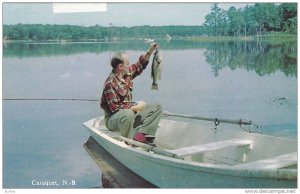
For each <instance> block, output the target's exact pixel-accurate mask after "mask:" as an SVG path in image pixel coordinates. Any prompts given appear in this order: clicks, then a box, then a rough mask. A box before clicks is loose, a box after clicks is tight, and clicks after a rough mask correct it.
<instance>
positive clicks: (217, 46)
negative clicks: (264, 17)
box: [205, 41, 297, 77]
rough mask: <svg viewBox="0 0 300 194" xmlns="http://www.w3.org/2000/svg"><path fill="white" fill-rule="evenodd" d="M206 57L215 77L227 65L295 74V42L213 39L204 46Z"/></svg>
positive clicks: (257, 70)
mask: <svg viewBox="0 0 300 194" xmlns="http://www.w3.org/2000/svg"><path fill="white" fill-rule="evenodd" d="M205 56H206V61H207V62H208V63H209V64H211V65H212V71H213V72H214V75H215V76H218V75H219V74H220V71H221V70H222V69H224V68H226V67H229V68H230V69H231V70H235V69H239V68H240V69H246V70H247V71H255V72H256V73H257V74H258V75H260V76H263V75H268V74H272V73H275V72H276V71H281V72H283V73H284V74H285V75H286V76H291V77H297V43H296V41H292V42H288V41H287V42H276V43H274V42H266V41H237V42H215V43H212V44H210V45H209V46H208V47H207V50H206V52H205Z"/></svg>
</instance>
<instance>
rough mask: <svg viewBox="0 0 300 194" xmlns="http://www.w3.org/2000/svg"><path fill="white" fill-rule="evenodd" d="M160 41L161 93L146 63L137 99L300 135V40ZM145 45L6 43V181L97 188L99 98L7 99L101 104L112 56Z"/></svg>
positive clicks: (8, 185) (277, 132) (133, 51)
mask: <svg viewBox="0 0 300 194" xmlns="http://www.w3.org/2000/svg"><path fill="white" fill-rule="evenodd" d="M157 42H158V43H159V45H160V51H161V54H162V55H163V57H164V58H163V73H162V79H161V80H159V82H158V87H159V90H158V91H152V90H151V84H152V80H151V77H150V73H151V66H150V65H151V63H150V64H149V66H148V68H147V69H146V70H145V71H144V72H143V74H142V75H141V76H139V77H137V78H136V79H135V82H134V84H135V85H134V87H135V88H134V91H133V95H134V100H144V101H145V102H146V103H154V102H159V103H160V104H161V105H162V106H163V108H164V109H165V110H167V111H170V112H174V113H182V114H190V115H200V116H205V117H212V118H216V117H217V118H225V119H240V118H242V119H246V120H251V121H253V122H255V123H256V124H257V125H258V126H259V129H258V131H259V132H260V133H263V134H268V135H274V136H280V137H288V138H297V42H296V41H287V40H284V41H282V42H281V41H276V42H269V41H256V40H254V41H236V42H196V41H186V40H171V41H170V42H166V41H164V40H157ZM148 47H149V44H148V43H147V44H146V43H144V42H143V41H120V42H117V41H116V42H94V43H75V42H74V43H64V44H60V43H47V44H45V43H33V42H27V43H26V42H23V43H22V42H20V43H4V45H3V64H2V84H3V85H2V95H3V99H4V100H3V101H2V104H3V187H4V188H94V187H101V186H102V183H101V170H100V169H99V168H98V167H97V165H96V164H95V162H94V161H93V159H92V158H91V157H90V156H89V154H88V153H87V151H86V150H85V148H84V146H83V145H84V143H85V142H86V141H87V140H88V138H89V134H88V132H87V130H86V129H85V128H84V126H83V125H82V123H83V122H85V121H87V120H89V119H92V118H94V117H96V116H99V115H103V112H102V111H101V110H100V109H99V103H98V102H93V101H59V100H55V101H53V100H49V101H45V100H42V101H41V100H26V101H24V100H9V99H81V98H84V99H96V100H97V99H99V97H100V96H101V93H102V86H103V83H104V81H105V79H106V78H107V76H108V74H109V73H110V71H111V67H110V65H109V60H110V57H111V55H112V54H113V53H114V52H115V51H126V52H127V53H128V54H129V56H130V60H131V62H136V61H137V59H138V57H139V56H140V55H141V54H142V53H145V51H146V50H147V49H148ZM151 61H152V58H151ZM186 121H187V122H194V121H190V120H186ZM232 127H233V128H236V130H243V129H240V128H239V127H238V126H232ZM183 138H184V137H183ZM45 184H47V185H45Z"/></svg>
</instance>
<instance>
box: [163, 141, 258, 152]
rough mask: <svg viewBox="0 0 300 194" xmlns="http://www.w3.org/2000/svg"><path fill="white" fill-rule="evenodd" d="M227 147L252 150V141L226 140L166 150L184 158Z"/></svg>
mask: <svg viewBox="0 0 300 194" xmlns="http://www.w3.org/2000/svg"><path fill="white" fill-rule="evenodd" d="M229 146H249V149H252V141H251V140H243V139H228V140H223V141H217V142H212V143H207V144H201V145H195V146H189V147H183V148H178V149H174V150H168V151H169V152H172V153H174V154H176V155H178V156H186V155H192V154H199V153H203V152H208V151H214V150H218V149H221V148H226V147H229Z"/></svg>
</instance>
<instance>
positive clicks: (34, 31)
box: [3, 3, 297, 41]
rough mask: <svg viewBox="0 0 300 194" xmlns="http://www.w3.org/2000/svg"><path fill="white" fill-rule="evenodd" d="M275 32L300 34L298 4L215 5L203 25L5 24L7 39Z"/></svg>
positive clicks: (4, 29) (90, 38) (186, 35)
mask: <svg viewBox="0 0 300 194" xmlns="http://www.w3.org/2000/svg"><path fill="white" fill-rule="evenodd" d="M274 32H280V33H286V34H293V35H295V36H296V35H297V4H296V3H281V4H278V3H276V4H274V3H256V4H254V5H251V6H246V7H244V8H238V9H237V8H235V7H230V8H229V9H228V10H224V9H221V8H220V7H219V6H218V3H214V4H212V6H211V10H210V13H209V14H208V15H206V16H205V22H204V24H203V25H200V24H199V26H184V25H178V26H147V25H145V26H134V27H121V26H109V27H104V26H100V25H95V26H88V27H86V26H76V25H50V24H16V25H3V38H4V39H5V40H33V41H52V40H53V41H57V40H66V41H78V40H111V39H113V40H114V39H137V38H155V39H158V38H166V36H167V35H169V36H171V37H175V38H176V37H177V38H185V37H208V36H232V37H236V36H239V37H240V36H255V37H260V36H263V35H267V34H270V33H274Z"/></svg>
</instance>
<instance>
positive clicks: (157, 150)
mask: <svg viewBox="0 0 300 194" xmlns="http://www.w3.org/2000/svg"><path fill="white" fill-rule="evenodd" d="M119 138H120V139H122V140H123V141H125V142H127V143H129V144H131V145H135V146H138V147H142V148H144V149H146V150H148V151H152V152H154V153H156V154H159V155H163V156H168V157H171V158H177V159H182V160H183V159H184V158H183V157H180V156H177V155H176V154H173V153H171V152H168V151H166V150H163V149H160V148H158V147H155V146H152V145H148V144H144V143H141V142H138V141H135V140H133V139H129V138H126V137H123V136H119Z"/></svg>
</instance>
